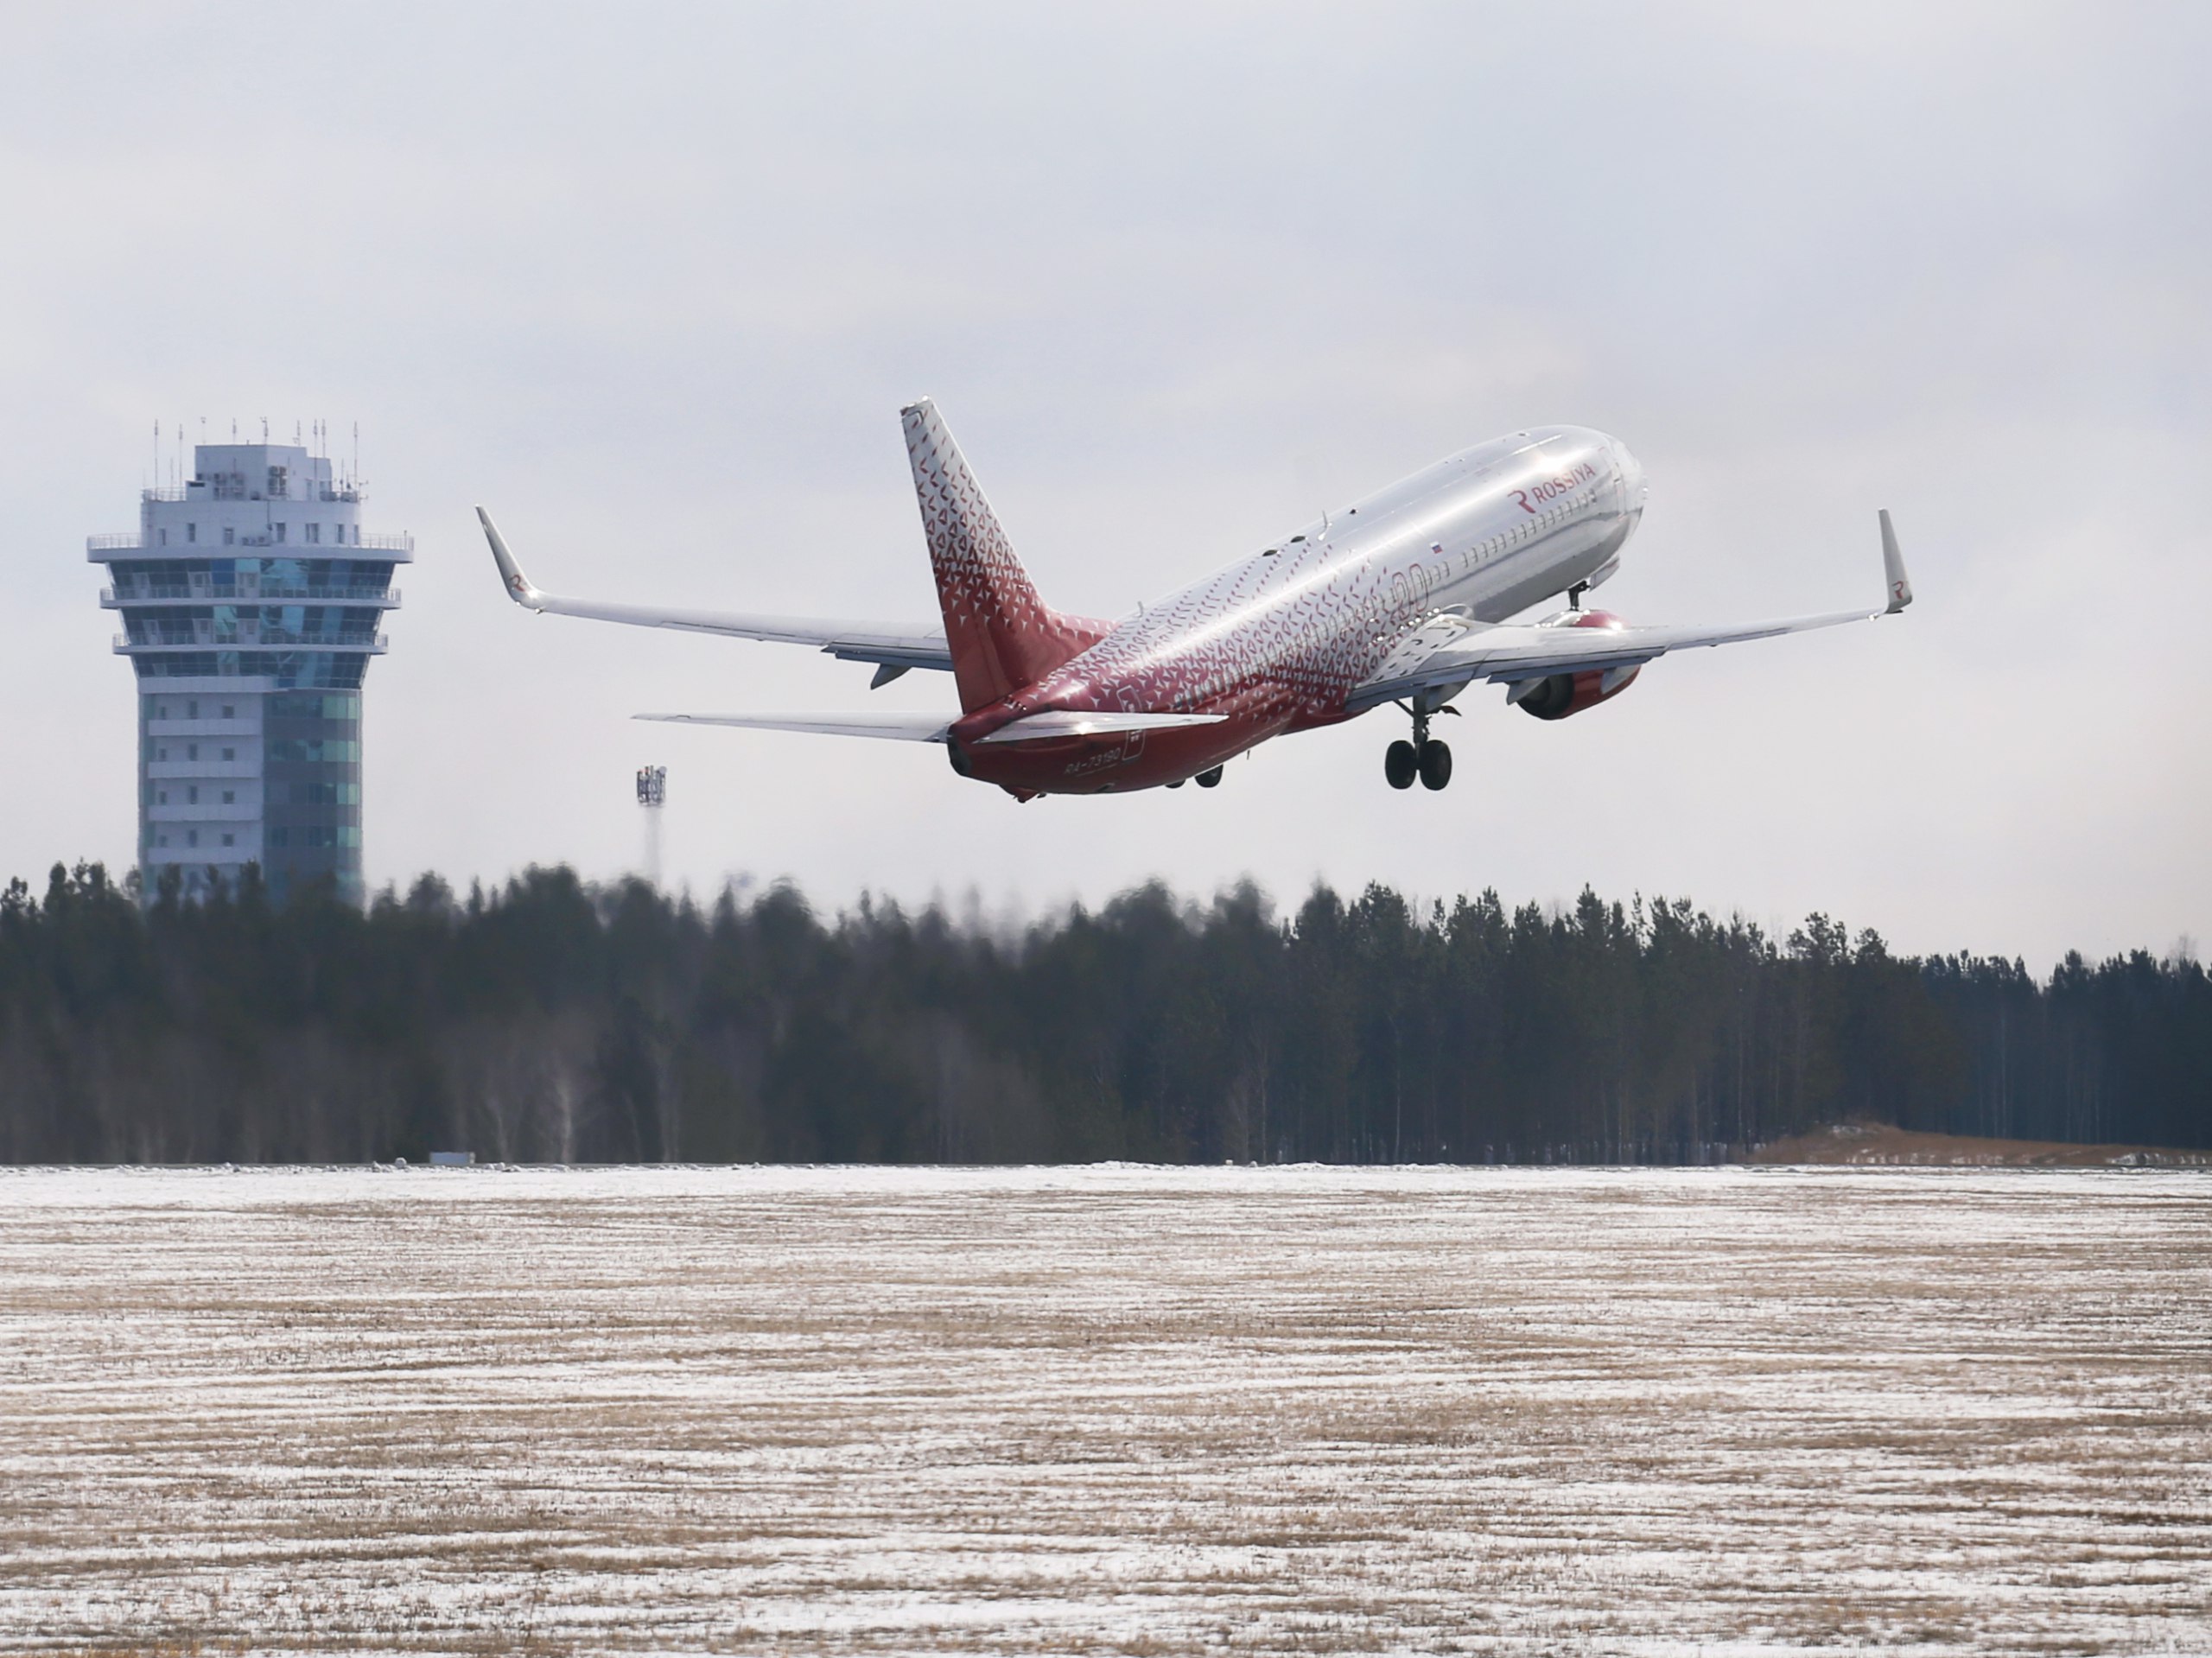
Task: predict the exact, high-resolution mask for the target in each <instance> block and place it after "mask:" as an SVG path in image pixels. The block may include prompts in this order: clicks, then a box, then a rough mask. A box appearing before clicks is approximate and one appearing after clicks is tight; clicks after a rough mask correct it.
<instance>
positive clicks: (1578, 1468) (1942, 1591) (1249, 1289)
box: [0, 1167, 2212, 1655]
mask: <svg viewBox="0 0 2212 1658" xmlns="http://www.w3.org/2000/svg"><path fill="white" fill-rule="evenodd" d="M1810 1643H1825V1644H1828V1645H1831V1646H1838V1645H1840V1646H1843V1647H1847V1648H1882V1649H1885V1650H1896V1651H1911V1652H1922V1653H1938V1652H1959V1651H1972V1652H2005V1653H2017V1652H2054V1653H2056V1652H2068V1653H2073V1652H2089V1651H2106V1652H2166V1651H2177V1652H2183V1653H2202V1652H2206V1651H2208V1650H2212V1177H2208V1176H2207V1175H2205V1174H2203V1173H2197V1172H2165V1171H2128V1172H2119V1171H2114V1172H2073V1171H2063V1172H1980V1171H1976V1172H1948V1171H1935V1170H1929V1171H1919V1170H1910V1171H1908V1170H1897V1171H1878V1170H1842V1169H1833V1170H1819V1171H1812V1170H1790V1169H1727V1170H1709V1171H1683V1172H1666V1171H1637V1172H1615V1171H1595V1172H1592V1171H1566V1170H1475V1171H1440V1170H1379V1171H1378V1170H1369V1169H1362V1170H1341V1169H1314V1168H1304V1169H1287V1170H1249V1169H1214V1170H1162V1169H1135V1168H1115V1167H1106V1168H1093V1169H1070V1170H1013V1171H1004V1172H999V1171H908V1170H831V1169H751V1170H747V1169H741V1170H685V1169H675V1170H622V1171H606V1172H558V1171H551V1170H546V1171H530V1172H499V1171H494V1170H487V1169H477V1170H466V1171H446V1170H440V1171H435V1172H433V1171H429V1170H414V1171H410V1172H373V1171H366V1170H333V1171H318V1170H275V1171H261V1170H254V1171H241V1172H235V1173H232V1172H218V1171H164V1172H81V1171H80V1172H57V1171H36V1170H35V1171H27V1172H0V1650H5V1651H8V1652H27V1651H40V1650H61V1651H96V1652H111V1651H163V1652H179V1651H182V1652H192V1651H203V1652H227V1651H232V1650H241V1651H243V1650H251V1651H253V1652H257V1653H279V1652H327V1651H333V1650H372V1651H394V1652H408V1653H415V1652H441V1653H444V1652H451V1653H493V1652H500V1653H504V1652H518V1651H519V1652H546V1653H553V1652H562V1653H565V1652H596V1651H622V1652H628V1651H655V1652H671V1651H673V1652H683V1651H716V1652H721V1651H757V1652H815V1651H836V1652H847V1651H880V1652H902V1653H903V1652H936V1651H989V1652H1006V1653H1017V1652H1033V1651H1039V1650H1050V1651H1056V1652H1090V1653H1155V1654H1168V1653H1183V1652H1201V1651H1205V1652H1213V1651H1221V1650H1229V1651H1245V1650H1251V1651H1265V1652H1338V1651H1386V1652H1387V1651H1412V1652H1458V1651H1473V1652H1486V1651H1503V1652H1580V1653H1592V1654H1598V1653H1637V1654H1659V1653H1665V1654H1676V1653H1681V1654H1689V1653H1693V1652H1703V1653H1707V1654H1713V1655H1722V1654H1746V1653H1758V1652H1770V1651H1775V1650H1778V1649H1783V1648H1794V1647H1796V1646H1800V1645H1804V1644H1810Z"/></svg>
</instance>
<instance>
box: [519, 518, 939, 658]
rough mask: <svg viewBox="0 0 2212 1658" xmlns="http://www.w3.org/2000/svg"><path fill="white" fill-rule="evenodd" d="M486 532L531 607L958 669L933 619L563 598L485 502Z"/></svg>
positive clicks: (841, 654) (840, 654)
mask: <svg viewBox="0 0 2212 1658" xmlns="http://www.w3.org/2000/svg"><path fill="white" fill-rule="evenodd" d="M476 516H477V518H479V519H480V520H481V521H482V522H483V525H484V537H485V539H486V541H488V542H490V543H492V558H493V562H495V563H497V564H498V565H499V579H500V580H501V581H504V582H505V584H506V588H507V593H508V594H509V596H510V597H512V599H513V600H514V601H515V602H516V603H517V604H518V605H520V606H522V607H524V609H526V610H536V611H543V612H544V613H548V614H550V615H554V616H584V617H588V618H590V619H592V620H594V621H601V622H626V623H628V624H630V625H631V626H634V627H671V628H676V629H679V630H681V631H682V632H688V633H719V634H721V635H722V636H723V637H724V638H733V639H765V640H767V641H769V642H771V643H773V644H778V645H813V646H815V647H816V648H817V650H821V651H827V652H829V655H831V656H833V657H838V658H839V659H841V660H842V661H846V662H873V663H875V664H879V665H880V667H881V668H882V670H883V671H882V672H880V673H879V674H877V676H876V680H875V683H877V684H879V685H880V684H882V683H886V682H887V681H888V680H891V679H895V678H897V677H898V676H899V674H902V673H904V672H906V670H908V669H909V668H939V669H943V670H945V671H946V672H948V673H949V672H950V671H951V670H952V652H951V651H950V650H949V649H948V648H947V647H946V645H945V642H944V628H943V627H942V626H932V625H928V624H917V625H913V626H901V625H899V623H896V622H852V621H841V620H836V619H829V618H825V617H818V616H753V615H746V614H742V613H729V612H726V611H714V610H652V609H648V608H646V607H644V606H641V605H611V604H602V603H601V602H600V601H598V600H592V599H563V598H561V597H560V596H559V595H557V594H550V593H546V592H543V591H542V590H540V589H539V588H535V587H533V586H531V581H530V578H529V577H528V576H526V575H524V574H523V573H522V566H521V565H519V564H518V563H516V562H515V556H514V555H513V554H512V553H511V552H509V551H508V550H507V543H506V541H505V538H504V537H502V536H501V535H500V534H499V528H498V526H497V525H495V524H493V522H492V515H491V514H490V513H488V512H486V511H485V510H484V509H483V508H482V507H478V508H477V509H476Z"/></svg>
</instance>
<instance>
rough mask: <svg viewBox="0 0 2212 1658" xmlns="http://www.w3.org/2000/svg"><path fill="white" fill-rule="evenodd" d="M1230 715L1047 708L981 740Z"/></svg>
mask: <svg viewBox="0 0 2212 1658" xmlns="http://www.w3.org/2000/svg"><path fill="white" fill-rule="evenodd" d="M1228 717H1229V716H1228V715H1225V714H1130V713H1121V712H1113V711H1109V712H1105V713H1098V714H1089V713H1085V712H1084V711H1083V710H1081V709H1079V708H1047V709H1046V711H1045V712H1044V713H1042V714H1033V715H1028V716H1027V718H1025V719H1020V720H1016V721H1014V723H1013V724H1011V725H1004V726H1001V727H999V728H998V729H997V730H996V731H994V732H993V733H991V734H990V735H989V736H988V737H986V738H984V739H983V741H985V742H987V743H1026V742H1042V741H1044V740H1047V739H1051V738H1065V737H1109V736H1113V735H1116V734H1119V733H1122V732H1125V731H1173V730H1175V729H1176V728H1178V727H1183V726H1217V725H1219V724H1220V723H1221V722H1222V721H1224V720H1226V719H1227V718H1228Z"/></svg>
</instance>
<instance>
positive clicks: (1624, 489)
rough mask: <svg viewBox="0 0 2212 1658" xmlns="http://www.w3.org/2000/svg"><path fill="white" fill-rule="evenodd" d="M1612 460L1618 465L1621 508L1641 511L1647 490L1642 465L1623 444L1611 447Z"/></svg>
mask: <svg viewBox="0 0 2212 1658" xmlns="http://www.w3.org/2000/svg"><path fill="white" fill-rule="evenodd" d="M1613 459H1614V460H1615V461H1618V462H1619V463H1620V469H1621V505H1622V507H1623V508H1624V510H1626V511H1630V512H1641V511H1643V498H1644V496H1645V494H1646V493H1647V492H1648V490H1649V486H1647V485H1646V484H1645V483H1644V481H1643V462H1642V461H1638V460H1637V458H1636V457H1635V456H1634V455H1632V454H1630V453H1629V451H1628V445H1626V444H1625V443H1616V444H1614V445H1613Z"/></svg>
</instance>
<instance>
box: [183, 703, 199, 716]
mask: <svg viewBox="0 0 2212 1658" xmlns="http://www.w3.org/2000/svg"><path fill="white" fill-rule="evenodd" d="M184 717H185V718H186V719H188V720H197V719H198V718H199V717H200V704H199V703H198V702H187V703H186V704H185V705H184Z"/></svg>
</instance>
